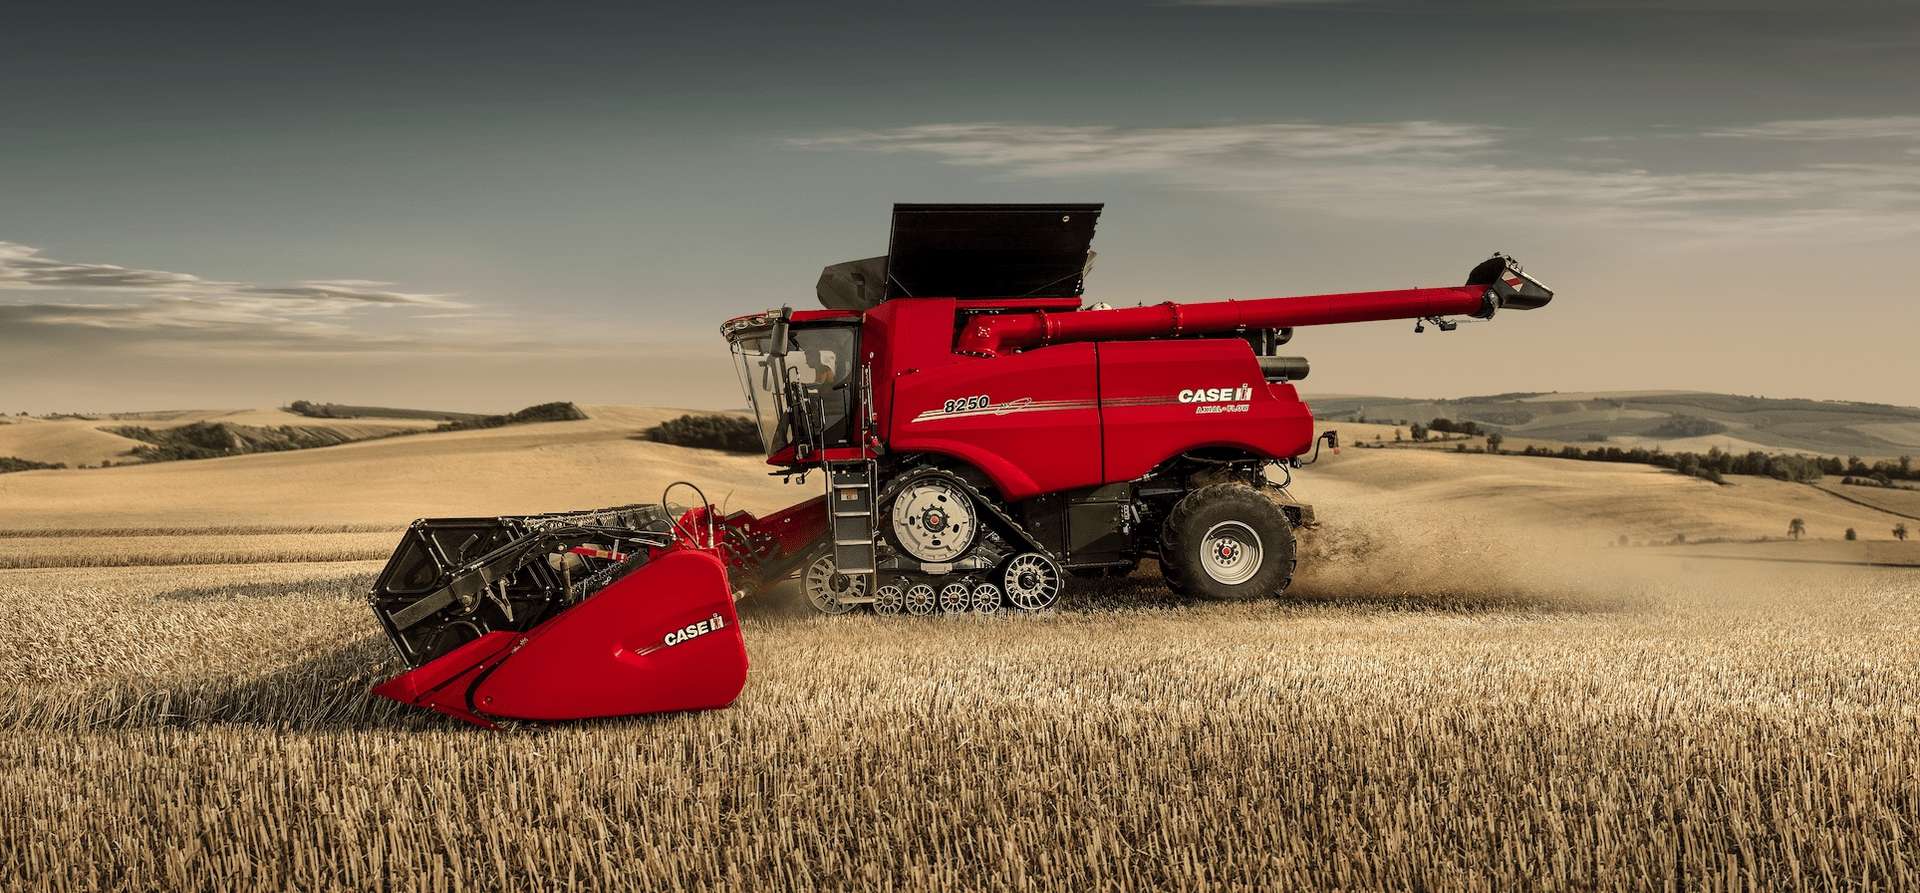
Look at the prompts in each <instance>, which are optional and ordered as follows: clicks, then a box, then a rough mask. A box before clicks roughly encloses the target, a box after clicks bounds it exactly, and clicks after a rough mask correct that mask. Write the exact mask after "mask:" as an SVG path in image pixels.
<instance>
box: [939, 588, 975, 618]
mask: <svg viewBox="0 0 1920 893" xmlns="http://www.w3.org/2000/svg"><path fill="white" fill-rule="evenodd" d="M972 607H973V589H972V587H969V586H968V585H967V584H965V583H948V584H947V585H945V586H942V587H940V610H941V611H943V612H945V613H948V614H965V613H967V611H968V610H969V609H971V608H972Z"/></svg>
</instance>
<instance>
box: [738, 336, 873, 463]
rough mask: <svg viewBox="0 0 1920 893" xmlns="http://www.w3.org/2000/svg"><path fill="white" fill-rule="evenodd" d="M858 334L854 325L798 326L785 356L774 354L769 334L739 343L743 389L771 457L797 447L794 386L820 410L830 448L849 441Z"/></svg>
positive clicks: (818, 413)
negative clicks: (791, 397) (792, 399)
mask: <svg viewBox="0 0 1920 893" xmlns="http://www.w3.org/2000/svg"><path fill="white" fill-rule="evenodd" d="M854 335H855V330H854V327H852V326H844V325H836V326H818V327H814V328H798V327H795V328H792V329H789V330H788V334H787V349H786V353H785V355H784V356H778V357H776V356H773V355H772V354H771V351H770V350H769V346H770V345H769V339H770V338H771V337H772V336H771V334H770V333H768V332H765V331H762V332H755V333H752V334H747V335H742V336H740V337H738V338H737V339H735V340H734V341H733V354H734V362H735V366H736V370H737V371H738V372H739V373H740V386H741V389H742V390H743V391H745V392H746V396H747V403H748V405H749V406H751V407H752V409H753V418H754V422H755V423H756V424H757V425H758V426H759V429H760V443H761V445H762V446H764V447H766V450H767V454H768V455H773V454H774V453H777V452H779V451H780V450H782V449H785V448H786V447H787V446H789V445H791V444H792V443H793V422H792V414H791V412H790V407H788V406H787V395H788V394H789V393H790V391H789V388H788V385H789V383H792V384H793V385H794V386H795V389H796V390H798V391H799V393H800V394H801V395H802V397H803V398H804V399H805V400H806V401H807V402H808V404H809V405H810V406H812V407H816V408H817V415H818V419H817V421H818V423H819V425H820V427H821V429H822V433H823V434H824V435H825V436H824V440H825V445H827V446H833V445H837V444H842V443H845V442H847V440H848V439H849V437H850V434H851V430H850V429H851V422H852V417H853V411H852V410H853V390H854V389H853V359H854Z"/></svg>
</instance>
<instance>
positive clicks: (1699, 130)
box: [0, 0, 1920, 413]
mask: <svg viewBox="0 0 1920 893" xmlns="http://www.w3.org/2000/svg"><path fill="white" fill-rule="evenodd" d="M903 201H913V202H995V201H1060V202H1085V201H1098V202H1105V203H1106V205H1107V207H1106V212H1105V214H1104V216H1103V217H1102V218H1101V222H1100V227H1099V232H1098V235H1097V236H1096V238H1095V243H1094V244H1095V248H1096V249H1097V250H1098V251H1099V254H1100V258H1099V262H1098V265H1097V267H1096V269H1095V271H1094V273H1093V275H1092V276H1091V277H1090V278H1089V281H1088V298H1089V300H1102V301H1106V302H1109V303H1112V304H1115V305H1131V304H1135V303H1141V302H1158V301H1162V300H1167V299H1177V300H1207V299H1219V298H1230V297H1241V298H1246V297H1265V296H1273V295H1288V294H1317V293H1328V292H1341V291H1361V290H1373V289H1384V288H1397V287H1403V286H1414V285H1452V284H1458V283H1459V282H1460V281H1462V280H1463V277H1464V276H1465V274H1466V271H1467V270H1468V269H1469V268H1471V267H1472V266H1473V265H1474V264H1475V263H1477V262H1478V261H1480V260H1482V259H1484V258H1485V257H1486V256H1487V255H1489V254H1490V253H1492V252H1493V251H1496V250H1498V251H1504V252H1507V253H1509V254H1512V255H1514V256H1515V257H1517V258H1519V259H1520V260H1521V261H1522V262H1523V263H1524V264H1525V265H1526V268H1527V270H1528V271H1529V272H1530V273H1532V274H1534V275H1535V276H1537V277H1538V278H1540V279H1541V280H1543V281H1545V282H1546V283H1548V284H1549V285H1551V286H1553V287H1554V288H1555V289H1556V290H1557V291H1558V292H1559V298H1558V299H1557V300H1556V301H1555V303H1554V304H1553V305H1552V306H1550V307H1548V308H1546V309H1545V310H1542V311H1539V312H1534V313H1528V314H1506V315H1502V316H1501V317H1499V318H1497V319H1495V320H1494V321H1492V322H1491V323H1488V324H1485V325H1472V326H1462V327H1461V328H1460V330H1459V331H1456V332H1452V333H1440V332H1437V331H1434V330H1433V329H1431V328H1430V329H1429V330H1428V331H1427V333H1426V334H1423V335H1415V334H1413V332H1412V330H1411V329H1412V326H1411V323H1396V322H1390V323H1373V324H1366V325H1358V326H1342V327H1326V328H1320V329H1313V330H1302V331H1301V332H1300V333H1299V334H1298V335H1297V337H1296V338H1295V340H1294V342H1293V343H1292V345H1291V348H1292V349H1293V350H1295V351H1297V352H1298V353H1301V354H1304V355H1307V356H1308V357H1309V358H1311V359H1312V361H1313V365H1314V373H1313V376H1312V378H1310V379H1308V380H1307V381H1306V382H1304V383H1303V385H1302V390H1303V392H1304V393H1305V394H1306V395H1307V396H1308V398H1309V400H1311V398H1312V395H1313V394H1314V393H1315V392H1319V393H1328V394H1331V393H1341V394H1386V395H1404V396H1418V397H1446V396H1461V395H1468V394H1485V393H1497V392H1507V391H1523V390H1524V391H1546V390H1560V391H1585V390H1619V389H1647V388H1678V389H1700V390H1711V391H1724V392H1732V393H1741V394H1761V395H1766V396H1797V397H1815V398H1827V399H1849V400H1866V401H1875V402H1886V403H1898V404H1906V405H1913V404H1920V349H1917V344H1920V338H1916V329H1917V328H1920V325H1917V324H1920V310H1916V309H1915V304H1916V301H1917V300H1920V276H1916V275H1915V273H1916V258H1920V4H1911V3H1872V2H1837V3H1822V4H1802V3H1789V2H1776V0H1766V2H1763V0H1751V2H1739V0H1682V2H1675V3H1653V2H1633V0H1534V2H1501V0H1479V2H1455V3H1407V2H1388V0H1274V2H1260V0H1215V2H1191V3H1182V2H1122V0H1113V2H1102V3H1079V4H1042V3H998V2H991V0H989V2H977V3H965V4H955V3H937V4H899V3H888V4H858V3H832V4H828V3H818V2H815V3H804V4H802V3H790V4H764V3H763V4H719V3H715V4H662V5H655V4H646V3H624V2H623V3H599V4H568V3H539V4H511V5H500V6H498V7H497V8H493V7H489V6H486V5H480V4H460V5H446V6H438V5H435V4H429V3H404V4H395V3H382V4H372V5H364V6H360V5H354V4H348V3H339V4H304V5H301V7H300V8H294V7H293V6H292V5H281V4H258V3H248V4H199V3H184V2H183V3H175V4H152V3H148V4H128V5H106V4H88V3H62V4H32V5H28V4H7V5H5V6H3V7H0V411H5V412H19V411H31V412H35V413H46V412H55V411H68V412H72V411H80V412H88V411H93V412H99V411H114V410H138V409H163V408H189V407H192V408H213V407H251V406H267V405H281V404H285V403H287V402H290V401H292V400H295V399H307V400H316V401H334V402H344V403H358V404H380V405H400V406H416V407H433V408H444V409H462V410H502V409H512V408H517V407H519V406H524V405H527V404H531V403H537V402H543V401H547V400H575V401H579V402H583V403H593V402H609V403H649V404H662V405H678V406H690V407H728V406H737V405H741V404H742V403H743V399H742V397H741V395H740V393H739V391H738V385H737V383H736V379H735V377H734V376H733V374H732V373H731V371H730V369H729V367H728V358H727V354H726V349H725V346H724V343H723V342H722V341H721V340H720V338H719V336H718V325H719V323H720V322H721V321H722V320H724V319H726V318H727V317H730V316H734V315H738V314H741V313H746V312H751V311H754V310H759V309H763V308H767V307H774V306H779V305H782V304H791V305H793V306H796V307H809V306H813V305H814V298H813V291H812V289H813V283H814V280H815V278H816V277H817V276H818V274H819V270H820V267H822V266H823V265H825V264H828V263H832V262H835V261H840V260H846V259H850V258H856V257H866V256H871V255H875V254H880V253H883V252H884V251H885V247H886V237H887V214H888V209H889V208H890V206H891V205H892V203H894V202H903Z"/></svg>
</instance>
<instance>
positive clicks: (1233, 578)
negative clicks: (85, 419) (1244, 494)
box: [1200, 521, 1266, 586]
mask: <svg viewBox="0 0 1920 893" xmlns="http://www.w3.org/2000/svg"><path fill="white" fill-rule="evenodd" d="M1265 559H1266V550H1265V549H1263V548H1262V547H1261V543H1260V534H1258V533H1255V532H1253V528H1252V527H1249V526H1247V524H1246V522H1244V521H1221V522H1220V523H1218V524H1215V525H1213V526H1212V527H1209V528H1207V535H1206V536H1203V537H1201V538H1200V569H1201V570H1202V571H1204V572H1206V575H1207V576H1208V577H1209V578H1211V579H1212V580H1213V581H1214V582H1216V583H1224V584H1226V585H1228V586H1238V585H1240V584H1242V583H1245V582H1247V581H1248V580H1251V579H1253V577H1254V575H1255V574H1258V573H1260V565H1261V564H1262V563H1264V562H1265Z"/></svg>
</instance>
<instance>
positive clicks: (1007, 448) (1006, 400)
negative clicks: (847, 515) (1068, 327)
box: [887, 344, 1105, 501]
mask: <svg viewBox="0 0 1920 893" xmlns="http://www.w3.org/2000/svg"><path fill="white" fill-rule="evenodd" d="M955 359H956V362H954V363H952V364H950V365H942V366H940V367H937V368H933V369H920V370H916V371H912V372H906V373H903V374H900V375H897V376H895V378H894V387H893V400H892V401H891V403H890V406H891V409H892V414H891V422H892V426H891V430H890V433H889V435H888V438H887V443H888V446H889V447H890V448H891V449H893V450H894V451H896V452H912V453H937V454H940V455H945V456H953V457H955V458H957V459H960V460H962V461H964V462H966V463H967V464H969V465H972V466H974V467H975V468H978V469H980V470H981V471H983V472H985V473H986V474H987V476H988V477H990V478H992V479H993V482H994V484H995V485H996V486H998V487H999V489H1000V492H1001V495H1003V496H1005V497H1006V498H1007V499H1010V500H1014V501H1019V500H1022V499H1027V498H1030V497H1033V496H1037V495H1039V494H1041V493H1049V492H1052V491H1054V490H1065V489H1071V488H1074V487H1087V486H1093V485H1095V484H1099V483H1102V482H1103V481H1104V479H1105V474H1104V470H1103V469H1102V467H1101V462H1100V408H1099V402H1098V399H1097V397H1098V393H1099V391H1098V384H1097V382H1098V375H1097V374H1096V371H1097V364H1096V362H1095V359H1094V346H1093V345H1091V344H1069V345H1062V346H1060V347H1055V348H1049V349H1046V350H1035V351H1028V352H1027V353H1023V354H1018V355H1015V356H1007V357H1000V358H998V359H993V360H983V359H978V358H974V357H957V358H955Z"/></svg>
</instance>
